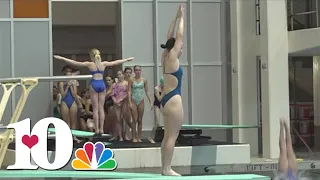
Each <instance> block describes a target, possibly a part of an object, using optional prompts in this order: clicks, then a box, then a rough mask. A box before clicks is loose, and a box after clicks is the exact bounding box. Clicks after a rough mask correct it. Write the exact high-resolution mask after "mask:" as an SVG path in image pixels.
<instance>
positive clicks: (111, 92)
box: [106, 85, 113, 99]
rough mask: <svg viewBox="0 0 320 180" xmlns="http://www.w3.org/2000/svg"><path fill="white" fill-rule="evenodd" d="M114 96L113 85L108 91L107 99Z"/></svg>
mask: <svg viewBox="0 0 320 180" xmlns="http://www.w3.org/2000/svg"><path fill="white" fill-rule="evenodd" d="M112 94H113V85H112V86H111V87H110V89H108V91H107V93H106V98H107V99H108V98H109V97H111V96H112Z"/></svg>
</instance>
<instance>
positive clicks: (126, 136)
mask: <svg viewBox="0 0 320 180" xmlns="http://www.w3.org/2000/svg"><path fill="white" fill-rule="evenodd" d="M124 116H126V115H124ZM125 118H126V117H125ZM125 121H126V124H125V139H126V140H127V141H130V139H131V138H130V136H131V135H130V133H131V132H130V131H131V128H130V126H129V124H128V122H130V121H131V118H130V119H129V120H128V119H125ZM130 123H131V122H130Z"/></svg>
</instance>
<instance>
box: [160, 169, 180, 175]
mask: <svg viewBox="0 0 320 180" xmlns="http://www.w3.org/2000/svg"><path fill="white" fill-rule="evenodd" d="M161 175H162V176H181V175H180V174H178V173H176V172H175V171H174V170H172V169H169V170H162V173H161Z"/></svg>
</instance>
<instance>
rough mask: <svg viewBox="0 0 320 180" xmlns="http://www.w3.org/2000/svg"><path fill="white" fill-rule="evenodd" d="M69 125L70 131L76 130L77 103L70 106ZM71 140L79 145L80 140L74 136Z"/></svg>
mask: <svg viewBox="0 0 320 180" xmlns="http://www.w3.org/2000/svg"><path fill="white" fill-rule="evenodd" d="M69 114H70V124H71V129H74V130H75V129H77V120H78V106H77V103H76V102H74V103H73V104H72V106H71V107H70V111H69ZM73 140H75V141H76V142H77V143H80V142H81V140H79V139H78V138H77V137H76V136H73Z"/></svg>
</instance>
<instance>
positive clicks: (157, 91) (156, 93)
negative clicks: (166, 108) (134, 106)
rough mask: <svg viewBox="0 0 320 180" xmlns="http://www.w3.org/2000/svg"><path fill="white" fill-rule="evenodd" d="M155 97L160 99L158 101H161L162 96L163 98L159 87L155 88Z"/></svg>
mask: <svg viewBox="0 0 320 180" xmlns="http://www.w3.org/2000/svg"><path fill="white" fill-rule="evenodd" d="M154 95H155V96H156V98H157V99H158V101H161V99H162V96H161V95H160V93H159V88H158V87H155V88H154Z"/></svg>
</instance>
